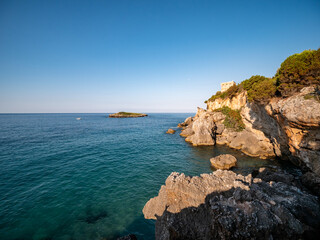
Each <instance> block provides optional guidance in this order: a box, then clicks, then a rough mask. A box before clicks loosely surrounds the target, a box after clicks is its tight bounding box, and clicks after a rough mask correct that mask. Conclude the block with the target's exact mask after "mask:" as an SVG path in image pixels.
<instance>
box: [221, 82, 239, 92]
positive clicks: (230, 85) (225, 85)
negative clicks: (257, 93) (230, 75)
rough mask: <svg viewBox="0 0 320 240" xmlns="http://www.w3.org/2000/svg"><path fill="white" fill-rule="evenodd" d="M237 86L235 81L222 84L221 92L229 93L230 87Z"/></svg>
mask: <svg viewBox="0 0 320 240" xmlns="http://www.w3.org/2000/svg"><path fill="white" fill-rule="evenodd" d="M234 85H236V83H235V82H234V81H231V82H224V83H221V92H225V91H227V90H228V89H229V88H230V87H232V86H234Z"/></svg>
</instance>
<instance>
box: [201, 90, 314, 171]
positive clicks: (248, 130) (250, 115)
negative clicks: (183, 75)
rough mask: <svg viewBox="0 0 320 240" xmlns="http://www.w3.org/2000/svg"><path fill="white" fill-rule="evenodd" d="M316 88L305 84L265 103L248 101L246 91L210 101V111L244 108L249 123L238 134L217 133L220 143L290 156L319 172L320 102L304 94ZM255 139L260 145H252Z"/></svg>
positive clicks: (254, 152)
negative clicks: (297, 91)
mask: <svg viewBox="0 0 320 240" xmlns="http://www.w3.org/2000/svg"><path fill="white" fill-rule="evenodd" d="M315 91H316V88H315V87H312V86H311V87H305V88H303V89H302V90H301V91H300V93H298V94H295V95H293V96H291V97H288V98H285V99H278V98H273V99H271V100H270V101H269V103H267V104H264V105H260V104H258V103H255V102H252V103H250V102H248V101H247V100H246V95H245V94H244V93H243V92H242V93H240V94H239V95H237V96H236V97H233V98H232V99H226V100H221V99H216V100H214V101H212V102H210V101H209V102H208V103H207V111H208V112H213V111H215V110H216V109H218V108H221V107H223V106H229V107H230V108H232V109H241V111H240V113H241V116H242V120H243V122H244V124H245V126H246V127H245V130H244V131H243V132H242V133H239V134H238V133H233V132H232V131H229V130H227V131H223V132H222V133H221V135H220V136H217V137H216V142H217V144H227V145H229V146H230V147H232V148H237V149H240V150H242V151H243V152H244V153H246V154H248V155H251V156H260V157H272V156H279V157H281V158H282V159H285V158H288V159H290V160H291V161H292V162H294V163H295V164H297V165H299V166H300V167H302V168H304V169H306V170H311V171H313V172H315V173H316V174H317V175H319V176H320V102H319V101H317V100H316V99H314V98H310V99H308V98H305V96H309V95H312V94H313V93H314V92H315ZM231 102H232V103H233V104H231ZM239 107H240V108H239ZM252 143H256V144H255V145H258V146H259V147H254V149H250V148H251V146H252V145H253V144H252Z"/></svg>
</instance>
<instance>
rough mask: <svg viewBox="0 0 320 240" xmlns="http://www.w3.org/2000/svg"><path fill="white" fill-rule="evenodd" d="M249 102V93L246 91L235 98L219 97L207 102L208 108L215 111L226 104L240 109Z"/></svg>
mask: <svg viewBox="0 0 320 240" xmlns="http://www.w3.org/2000/svg"><path fill="white" fill-rule="evenodd" d="M246 102H247V94H246V92H242V93H240V94H238V95H237V96H235V97H233V98H231V99H230V98H226V99H221V98H218V99H216V100H214V101H208V102H207V110H208V111H214V110H216V109H219V108H222V107H224V106H226V107H229V108H231V109H235V110H239V109H241V108H242V107H243V106H244V105H245V104H246Z"/></svg>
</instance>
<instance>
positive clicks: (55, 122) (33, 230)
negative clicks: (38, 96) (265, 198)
mask: <svg viewBox="0 0 320 240" xmlns="http://www.w3.org/2000/svg"><path fill="white" fill-rule="evenodd" d="M192 115H194V114H150V115H149V117H146V118H133V119H129V118H127V119H111V118H110V119H109V118H106V115H105V114H0V239H2V240H6V239H27V240H28V239H85V240H87V239H92V240H94V239H114V238H116V237H119V236H123V235H126V234H129V233H133V234H135V235H136V236H137V237H138V239H154V221H152V220H145V219H144V218H143V215H142V208H143V206H144V204H145V203H146V202H147V201H148V200H149V199H150V198H151V197H154V196H155V195H157V193H158V190H159V188H160V186H161V185H162V184H164V181H165V179H166V178H167V176H168V175H169V174H170V173H171V172H173V171H177V172H184V173H185V174H187V175H199V174H200V173H209V172H212V169H211V168H210V162H209V159H210V158H211V157H213V156H216V155H219V154H221V153H231V154H234V155H235V156H236V157H237V158H238V167H237V168H235V169H234V170H235V171H236V172H240V173H246V172H250V171H251V170H252V168H255V167H261V166H268V165H277V164H278V163H277V162H276V161H272V160H260V159H257V158H251V157H247V156H245V155H243V154H241V153H240V152H238V151H236V150H231V149H229V148H227V147H224V146H215V147H192V146H191V145H190V144H188V143H186V142H185V141H184V139H183V138H182V137H180V136H179V134H174V135H168V134H165V131H166V130H167V129H168V128H169V127H175V126H176V125H177V123H179V122H182V121H183V120H184V119H185V118H186V117H188V116H192ZM78 117H80V118H81V120H80V121H78V120H76V118H78Z"/></svg>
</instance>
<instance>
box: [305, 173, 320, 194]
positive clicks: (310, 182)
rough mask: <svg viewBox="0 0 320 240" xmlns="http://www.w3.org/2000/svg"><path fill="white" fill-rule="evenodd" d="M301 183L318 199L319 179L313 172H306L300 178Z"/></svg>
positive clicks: (319, 190)
mask: <svg viewBox="0 0 320 240" xmlns="http://www.w3.org/2000/svg"><path fill="white" fill-rule="evenodd" d="M301 181H302V184H303V185H304V186H305V187H306V188H308V189H310V191H311V192H313V194H315V195H317V196H318V197H320V177H319V176H318V175H316V174H315V173H313V172H307V173H305V174H303V175H302V176H301Z"/></svg>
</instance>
